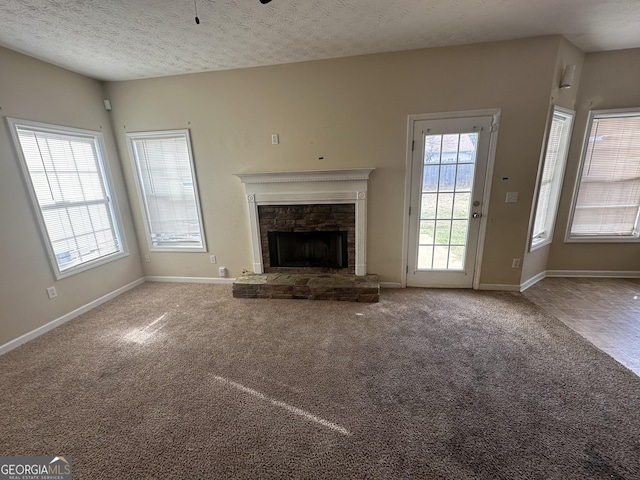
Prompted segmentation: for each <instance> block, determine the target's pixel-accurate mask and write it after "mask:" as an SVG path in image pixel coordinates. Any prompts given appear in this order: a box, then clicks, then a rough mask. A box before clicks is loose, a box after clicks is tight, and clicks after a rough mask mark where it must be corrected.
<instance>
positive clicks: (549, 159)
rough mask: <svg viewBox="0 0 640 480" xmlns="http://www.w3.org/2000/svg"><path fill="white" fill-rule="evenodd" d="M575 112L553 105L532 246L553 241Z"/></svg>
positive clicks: (540, 180)
mask: <svg viewBox="0 0 640 480" xmlns="http://www.w3.org/2000/svg"><path fill="white" fill-rule="evenodd" d="M573 116H574V112H572V111H570V110H565V109H560V108H559V107H554V112H553V116H552V120H551V127H550V129H549V137H548V139H547V147H546V150H545V154H544V157H543V159H542V162H543V164H542V172H541V175H540V178H539V180H538V182H539V183H538V198H537V201H536V209H535V215H534V224H533V230H532V234H531V248H535V247H540V246H542V245H546V244H548V243H550V242H551V238H552V236H553V226H554V224H555V220H556V213H557V211H558V202H559V201H560V191H561V189H562V178H563V176H564V168H565V165H566V161H567V153H568V151H569V142H570V137H571V127H572V124H573Z"/></svg>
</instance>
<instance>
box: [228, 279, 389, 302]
mask: <svg viewBox="0 0 640 480" xmlns="http://www.w3.org/2000/svg"><path fill="white" fill-rule="evenodd" d="M233 297H234V298H282V299H292V300H293V299H308V300H338V301H346V302H366V303H376V302H378V301H379V300H380V284H379V283H378V277H377V276H376V275H361V276H355V275H328V274H327V275H324V274H308V275H306V274H300V273H298V274H283V273H262V274H255V273H249V274H246V275H242V276H241V277H238V278H237V279H236V281H235V282H233Z"/></svg>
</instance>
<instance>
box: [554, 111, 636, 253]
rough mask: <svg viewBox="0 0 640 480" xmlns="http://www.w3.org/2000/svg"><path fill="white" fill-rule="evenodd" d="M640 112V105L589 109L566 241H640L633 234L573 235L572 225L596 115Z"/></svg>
mask: <svg viewBox="0 0 640 480" xmlns="http://www.w3.org/2000/svg"><path fill="white" fill-rule="evenodd" d="M639 114H640V107H633V108H616V109H607V110H591V111H589V117H588V119H587V128H586V129H585V133H584V138H583V139H582V151H581V153H580V165H579V168H578V173H577V175H576V179H575V183H574V185H573V195H572V200H571V210H570V212H569V221H568V222H567V229H566V232H565V236H564V241H565V243H637V242H638V241H640V238H639V237H633V236H619V235H613V236H605V235H601V236H598V237H586V236H583V237H572V236H571V226H572V224H573V216H574V214H575V210H576V202H577V201H578V190H579V189H580V180H581V179H582V171H583V169H584V164H585V157H586V155H587V145H588V140H589V138H590V136H591V128H592V126H593V119H594V118H595V117H596V116H599V117H606V116H611V117H625V116H627V117H636V116H638V115H639Z"/></svg>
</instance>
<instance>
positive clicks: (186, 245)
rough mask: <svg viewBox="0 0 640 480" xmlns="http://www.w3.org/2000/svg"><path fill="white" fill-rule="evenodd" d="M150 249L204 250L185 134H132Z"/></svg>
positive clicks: (130, 136) (131, 139)
mask: <svg viewBox="0 0 640 480" xmlns="http://www.w3.org/2000/svg"><path fill="white" fill-rule="evenodd" d="M129 139H130V142H131V145H132V150H133V154H134V157H135V161H136V165H137V171H138V186H139V188H140V193H141V197H142V201H143V203H144V208H145V213H146V224H147V229H148V234H149V237H150V243H151V248H152V249H153V248H156V249H173V248H175V249H199V250H202V249H204V240H203V234H202V222H201V219H200V209H199V204H198V198H197V189H196V182H195V178H194V175H193V170H192V159H191V155H190V149H189V145H188V137H187V134H186V132H178V133H163V132H149V133H145V134H129Z"/></svg>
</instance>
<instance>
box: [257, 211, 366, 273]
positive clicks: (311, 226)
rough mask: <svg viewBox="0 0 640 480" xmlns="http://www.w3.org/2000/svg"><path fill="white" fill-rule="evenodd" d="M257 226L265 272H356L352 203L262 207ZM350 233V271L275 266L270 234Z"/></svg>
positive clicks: (344, 269)
mask: <svg viewBox="0 0 640 480" xmlns="http://www.w3.org/2000/svg"><path fill="white" fill-rule="evenodd" d="M258 223H259V226H260V243H261V245H262V261H263V264H264V271H265V273H334V274H335V273H343V274H351V275H353V274H354V273H355V257H356V242H355V239H356V209H355V205H354V204H353V203H342V204H328V205H325V204H307V205H259V206H258ZM274 231H277V232H331V231H344V232H347V250H348V252H347V260H348V267H347V268H317V267H272V266H271V263H270V256H269V238H268V234H269V232H274Z"/></svg>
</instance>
